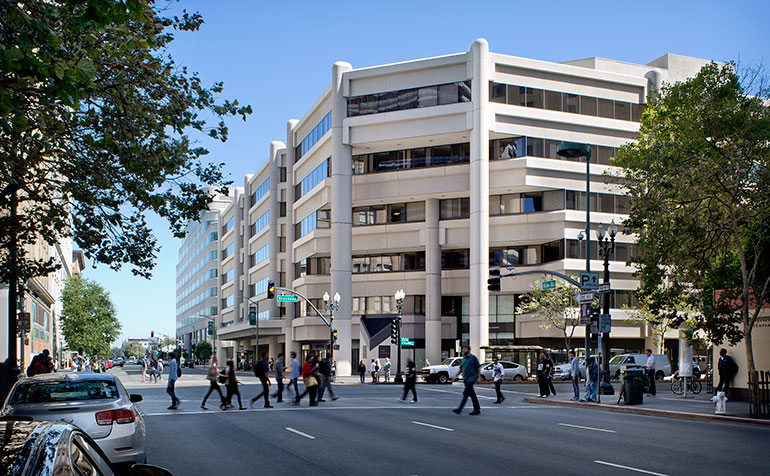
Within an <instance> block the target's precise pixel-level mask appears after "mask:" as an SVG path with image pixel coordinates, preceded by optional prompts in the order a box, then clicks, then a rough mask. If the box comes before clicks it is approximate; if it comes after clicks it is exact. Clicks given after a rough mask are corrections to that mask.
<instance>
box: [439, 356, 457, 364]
mask: <svg viewBox="0 0 770 476" xmlns="http://www.w3.org/2000/svg"><path fill="white" fill-rule="evenodd" d="M453 360H454V358H453V357H450V358H448V359H445V360H444V361H443V362H441V363H440V364H439V365H452V361H453Z"/></svg>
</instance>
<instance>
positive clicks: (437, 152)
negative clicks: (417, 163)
mask: <svg viewBox="0 0 770 476" xmlns="http://www.w3.org/2000/svg"><path fill="white" fill-rule="evenodd" d="M451 154H452V147H451V146H448V145H441V146H438V147H431V149H430V165H431V166H432V167H435V166H438V165H446V164H448V163H449V159H450V156H451Z"/></svg>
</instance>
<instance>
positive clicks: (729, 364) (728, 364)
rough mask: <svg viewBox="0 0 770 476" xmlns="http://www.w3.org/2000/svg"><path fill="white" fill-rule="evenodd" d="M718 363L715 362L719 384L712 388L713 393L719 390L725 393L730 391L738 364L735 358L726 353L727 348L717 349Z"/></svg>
mask: <svg viewBox="0 0 770 476" xmlns="http://www.w3.org/2000/svg"><path fill="white" fill-rule="evenodd" d="M719 356H720V357H719V363H718V364H717V370H718V371H719V384H718V385H717V388H716V389H715V390H714V395H716V392H718V391H720V390H724V392H725V395H727V392H729V391H730V386H731V385H732V383H733V378H735V375H736V374H737V373H738V364H736V363H735V360H734V359H733V358H732V357H730V356H729V355H727V349H720V351H719Z"/></svg>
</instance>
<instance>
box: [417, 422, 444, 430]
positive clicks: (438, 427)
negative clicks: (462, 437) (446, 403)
mask: <svg viewBox="0 0 770 476" xmlns="http://www.w3.org/2000/svg"><path fill="white" fill-rule="evenodd" d="M412 423H414V424H415V425H422V426H427V427H429V428H435V429H437V430H444V431H454V430H453V429H451V428H447V427H444V426H438V425H431V424H430V423H423V422H421V421H413V422H412Z"/></svg>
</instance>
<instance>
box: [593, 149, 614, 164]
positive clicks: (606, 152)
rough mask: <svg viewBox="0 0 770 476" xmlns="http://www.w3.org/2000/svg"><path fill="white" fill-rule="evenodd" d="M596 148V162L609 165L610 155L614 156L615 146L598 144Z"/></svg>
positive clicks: (610, 161)
mask: <svg viewBox="0 0 770 476" xmlns="http://www.w3.org/2000/svg"><path fill="white" fill-rule="evenodd" d="M598 149H599V150H598V154H597V156H596V163H598V164H603V165H610V164H611V163H612V157H614V156H615V148H614V147H605V146H603V145H600V146H599V147H598Z"/></svg>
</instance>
